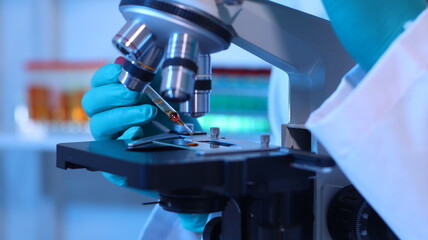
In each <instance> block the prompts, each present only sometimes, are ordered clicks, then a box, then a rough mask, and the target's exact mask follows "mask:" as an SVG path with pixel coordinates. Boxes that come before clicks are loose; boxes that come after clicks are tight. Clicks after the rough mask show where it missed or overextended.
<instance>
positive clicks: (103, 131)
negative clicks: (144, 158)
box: [89, 104, 157, 140]
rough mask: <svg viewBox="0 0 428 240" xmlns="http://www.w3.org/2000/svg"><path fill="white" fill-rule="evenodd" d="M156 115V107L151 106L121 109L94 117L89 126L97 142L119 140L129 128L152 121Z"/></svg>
mask: <svg viewBox="0 0 428 240" xmlns="http://www.w3.org/2000/svg"><path fill="white" fill-rule="evenodd" d="M156 113H157V109H156V107H154V106H152V105H149V104H144V105H137V106H127V107H119V108H113V109H110V110H108V111H104V112H100V113H98V114H96V115H94V116H93V117H92V118H91V121H90V123H89V124H90V128H91V132H92V135H93V136H94V138H95V140H111V139H116V138H118V137H119V136H120V135H122V134H123V132H124V131H125V130H127V129H128V128H131V127H133V126H142V125H144V124H146V123H148V122H150V121H152V120H153V118H154V117H155V116H156ZM130 131H137V129H133V130H130ZM134 133H136V132H134Z"/></svg>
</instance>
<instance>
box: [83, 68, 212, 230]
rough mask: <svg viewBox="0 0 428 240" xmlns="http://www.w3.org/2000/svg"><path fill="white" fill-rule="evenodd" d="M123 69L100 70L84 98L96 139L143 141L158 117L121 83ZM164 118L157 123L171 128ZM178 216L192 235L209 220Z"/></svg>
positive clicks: (111, 178) (118, 181)
mask: <svg viewBox="0 0 428 240" xmlns="http://www.w3.org/2000/svg"><path fill="white" fill-rule="evenodd" d="M121 70H122V66H121V65H119V64H108V65H105V66H103V67H102V68H100V69H99V70H98V71H97V72H96V73H95V75H94V76H93V78H92V80H91V87H92V89H91V90H89V91H88V92H87V93H86V94H85V95H84V97H83V99H82V106H83V108H84V109H85V111H86V113H87V114H88V116H89V117H90V118H91V120H90V129H91V133H92V135H93V137H94V138H95V140H112V139H138V138H141V137H143V126H144V125H145V124H147V123H149V122H150V121H152V120H153V119H154V118H155V116H156V113H157V108H156V107H155V106H153V105H151V102H150V100H149V99H148V98H147V97H145V96H144V94H141V93H137V92H133V91H130V90H128V89H127V88H125V87H124V86H123V85H122V84H121V83H120V82H119V80H118V76H119V74H120V72H121ZM157 82H159V81H157ZM154 87H155V86H154ZM155 88H156V87H155ZM160 115H161V116H158V119H157V120H159V121H160V122H162V123H164V125H166V126H168V127H170V128H171V120H169V119H168V118H167V117H166V115H165V114H160ZM183 120H184V121H185V122H193V123H194V124H195V127H196V128H198V125H197V121H195V120H192V119H188V118H183ZM146 132H149V133H151V134H153V129H146ZM103 175H104V176H105V177H106V178H107V179H108V180H109V181H111V182H112V183H114V184H116V185H119V186H121V187H127V188H130V187H128V185H127V180H126V178H125V177H122V176H117V175H114V174H111V173H106V172H103ZM131 189H132V190H134V191H137V192H139V193H142V194H144V195H148V196H151V197H154V198H157V197H158V194H157V193H156V192H154V191H143V190H139V189H134V188H131ZM178 216H179V219H180V221H181V224H182V226H183V227H184V228H185V229H187V230H189V231H192V232H202V231H203V229H204V226H205V223H206V221H207V218H208V214H178Z"/></svg>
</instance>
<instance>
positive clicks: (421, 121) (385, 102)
mask: <svg viewBox="0 0 428 240" xmlns="http://www.w3.org/2000/svg"><path fill="white" fill-rule="evenodd" d="M306 125H307V127H308V128H309V129H310V130H311V131H312V133H313V134H314V135H315V136H316V137H317V138H318V139H319V141H321V143H322V144H323V145H324V147H325V148H326V149H327V151H328V152H329V153H330V154H331V156H332V157H333V158H334V159H335V161H336V162H337V164H338V166H339V167H340V168H341V170H342V171H343V172H344V173H345V175H346V176H347V177H348V179H349V180H350V181H351V182H352V183H353V184H354V185H355V187H356V188H357V189H358V190H359V192H360V193H361V194H362V195H363V196H364V197H365V198H366V200H367V201H368V202H369V203H370V205H371V206H372V207H373V208H374V209H375V210H376V211H377V212H378V213H379V215H380V216H381V217H382V218H383V219H384V221H385V222H386V223H387V224H388V225H389V226H390V227H391V228H392V229H393V231H394V232H395V233H396V234H397V235H398V237H399V238H400V239H428V12H427V10H425V11H424V12H423V13H422V14H421V15H420V16H419V17H418V18H417V19H416V20H415V21H414V22H413V23H412V24H411V25H410V26H409V27H408V28H407V29H406V31H405V32H404V33H403V34H401V35H400V36H399V37H398V38H397V39H396V41H395V42H394V43H393V44H392V45H391V46H390V48H389V49H388V50H387V51H386V52H385V54H384V55H383V56H382V57H381V59H379V61H378V63H377V64H376V65H375V66H374V67H373V69H372V70H371V71H370V72H369V73H368V74H367V75H366V77H365V78H364V79H363V81H362V82H361V83H360V84H359V85H358V86H357V87H356V88H352V86H351V85H350V84H349V82H348V81H342V82H341V84H340V85H339V87H338V89H337V90H336V92H335V93H333V95H332V96H330V98H329V99H327V100H326V102H325V103H324V104H323V105H322V106H321V107H320V108H319V109H317V110H316V111H315V112H313V113H312V114H311V116H310V118H309V119H308V121H307V123H306Z"/></svg>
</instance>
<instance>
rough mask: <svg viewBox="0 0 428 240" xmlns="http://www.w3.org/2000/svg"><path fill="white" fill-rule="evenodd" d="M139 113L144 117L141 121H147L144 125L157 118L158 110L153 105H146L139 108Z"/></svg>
mask: <svg viewBox="0 0 428 240" xmlns="http://www.w3.org/2000/svg"><path fill="white" fill-rule="evenodd" d="M137 111H139V114H140V115H141V116H142V118H141V119H145V120H144V121H143V122H142V123H147V122H149V121H152V120H153V119H154V118H155V117H156V114H157V112H158V109H157V108H156V107H155V106H153V105H150V104H144V105H140V106H138V108H137Z"/></svg>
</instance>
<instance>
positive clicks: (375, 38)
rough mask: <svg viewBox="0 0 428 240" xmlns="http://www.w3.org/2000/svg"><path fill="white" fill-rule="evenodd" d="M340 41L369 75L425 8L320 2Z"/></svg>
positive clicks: (404, 0)
mask: <svg viewBox="0 0 428 240" xmlns="http://www.w3.org/2000/svg"><path fill="white" fill-rule="evenodd" d="M323 3H324V7H325V9H326V11H327V14H328V16H329V18H330V21H331V24H332V25H333V28H334V30H335V32H336V34H337V36H338V37H339V39H340V41H341V42H342V44H343V45H344V47H345V48H346V50H347V51H348V53H349V54H350V55H351V56H352V57H353V58H354V60H355V61H356V62H358V63H359V64H360V66H361V67H362V68H363V69H364V70H366V71H369V70H370V69H371V68H372V66H373V65H374V64H375V63H376V61H377V60H378V59H379V58H380V56H382V54H383V53H384V52H385V50H386V49H387V48H388V47H389V45H390V44H391V43H392V42H393V41H394V39H395V38H396V37H397V36H398V35H400V34H401V33H402V32H403V30H404V28H403V27H404V24H405V23H406V22H407V21H410V20H414V19H415V18H416V17H417V16H418V15H419V14H420V13H421V12H422V11H423V10H424V9H425V7H426V1H425V0H323Z"/></svg>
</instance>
